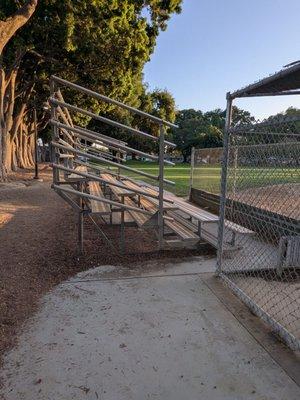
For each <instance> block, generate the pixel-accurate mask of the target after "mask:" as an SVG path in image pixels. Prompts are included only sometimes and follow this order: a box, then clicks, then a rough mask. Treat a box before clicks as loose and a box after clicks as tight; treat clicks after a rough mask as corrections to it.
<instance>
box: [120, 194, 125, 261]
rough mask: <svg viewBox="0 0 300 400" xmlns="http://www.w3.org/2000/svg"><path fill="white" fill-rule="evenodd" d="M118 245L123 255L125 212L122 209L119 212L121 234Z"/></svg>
mask: <svg viewBox="0 0 300 400" xmlns="http://www.w3.org/2000/svg"><path fill="white" fill-rule="evenodd" d="M122 203H124V196H122ZM120 233H121V234H120V242H121V243H120V245H121V249H120V250H121V254H124V253H125V210H124V208H122V211H121V232H120Z"/></svg>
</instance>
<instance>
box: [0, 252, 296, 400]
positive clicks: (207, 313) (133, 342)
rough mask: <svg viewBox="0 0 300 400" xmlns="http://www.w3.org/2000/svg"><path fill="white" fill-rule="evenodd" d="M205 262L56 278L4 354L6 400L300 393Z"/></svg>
mask: <svg viewBox="0 0 300 400" xmlns="http://www.w3.org/2000/svg"><path fill="white" fill-rule="evenodd" d="M213 266H214V260H211V259H209V260H205V259H204V258H198V259H197V260H194V261H192V262H189V263H182V264H177V265H174V264H173V263H171V264H167V265H161V268H159V266H158V265H148V266H147V265H146V266H145V268H143V270H144V271H148V272H147V273H145V272H144V273H143V272H141V274H140V275H139V276H136V277H134V276H132V272H130V271H129V270H128V271H127V273H126V275H127V277H125V276H124V270H123V271H121V272H120V271H119V270H118V268H116V267H99V268H97V269H95V270H91V271H88V273H81V274H79V275H78V276H76V277H75V278H73V279H72V280H70V281H68V282H66V283H64V284H62V285H60V286H59V287H57V288H56V289H55V290H54V291H53V292H52V293H50V294H49V295H48V296H46V297H45V298H44V301H43V304H42V305H41V308H40V311H39V313H38V314H37V315H36V316H35V318H34V319H33V320H32V321H30V323H28V325H27V327H26V329H25V331H24V333H23V334H22V335H21V337H20V341H19V345H18V347H16V348H15V349H14V350H13V351H11V352H10V353H9V354H8V355H7V357H6V360H5V365H4V369H3V371H2V373H1V378H3V379H4V380H5V388H4V392H3V394H4V396H5V399H7V400H18V399H25V400H32V399H38V400H46V399H51V400H52V399H53V400H54V399H55V400H69V399H76V400H77V399H78V400H79V399H87V400H92V399H93V400H94V399H96V400H97V399H101V400H129V399H132V400H142V399H160V400H185V399H186V400H200V399H205V400H206V399H207V400H214V399H220V400H221V399H222V400H224V399H230V400H232V399H243V400H244V399H245V400H246V399H251V400H254V399H257V400H258V399H259V400H273V399H274V400H279V399H280V400H287V399H289V400H296V399H299V398H300V389H299V387H298V386H297V385H296V383H295V382H294V381H293V380H292V379H291V378H290V377H289V376H288V375H287V374H286V373H285V371H284V370H283V369H282V368H281V367H280V366H279V365H278V364H277V363H276V362H275V361H274V360H273V359H272V358H271V357H270V355H269V354H268V353H267V352H266V351H265V350H264V349H263V347H262V346H260V345H259V344H258V343H257V341H256V340H255V339H254V338H253V337H252V336H251V335H250V334H249V333H248V331H247V330H246V329H245V328H244V327H243V326H242V325H241V324H240V323H239V322H238V321H237V319H236V318H235V317H234V316H233V315H232V314H231V313H230V312H229V311H228V310H227V309H226V308H225V306H224V305H223V303H222V302H220V300H219V299H218V298H217V297H216V296H215V295H214V294H213V292H212V291H211V290H210V288H209V287H208V286H207V284H206V283H205V279H204V276H206V275H205V274H203V275H202V274H201V273H202V272H208V271H212V270H213ZM195 272H198V273H200V274H199V275H197V274H194V273H195ZM184 274H186V275H184ZM172 275H173V276H172Z"/></svg>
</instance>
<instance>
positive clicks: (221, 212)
mask: <svg viewBox="0 0 300 400" xmlns="http://www.w3.org/2000/svg"><path fill="white" fill-rule="evenodd" d="M226 98H227V108H226V121H225V129H224V139H223V157H222V174H221V194H220V208H219V229H218V254H217V269H216V273H217V274H218V275H219V274H220V273H221V271H222V258H223V241H224V225H225V224H224V223H225V212H226V191H227V169H228V155H229V128H230V125H231V117H232V98H231V96H230V93H227V96H226Z"/></svg>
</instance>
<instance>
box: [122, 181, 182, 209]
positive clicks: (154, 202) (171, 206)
mask: <svg viewBox="0 0 300 400" xmlns="http://www.w3.org/2000/svg"><path fill="white" fill-rule="evenodd" d="M123 183H124V185H126V186H127V187H128V188H131V189H132V190H143V191H144V192H148V193H150V191H149V189H148V188H147V187H141V186H138V185H136V184H135V183H133V182H131V181H127V180H123ZM150 194H151V193H150ZM155 194H156V195H157V194H158V193H155ZM140 197H141V202H142V201H143V200H144V199H146V200H147V202H145V204H150V203H151V204H152V205H154V206H155V207H156V209H158V205H159V201H158V199H154V198H153V197H147V196H146V195H142V194H141V195H140ZM145 208H146V209H147V207H145ZM163 208H164V210H175V209H177V206H176V205H174V204H173V202H171V203H170V202H166V201H164V204H163Z"/></svg>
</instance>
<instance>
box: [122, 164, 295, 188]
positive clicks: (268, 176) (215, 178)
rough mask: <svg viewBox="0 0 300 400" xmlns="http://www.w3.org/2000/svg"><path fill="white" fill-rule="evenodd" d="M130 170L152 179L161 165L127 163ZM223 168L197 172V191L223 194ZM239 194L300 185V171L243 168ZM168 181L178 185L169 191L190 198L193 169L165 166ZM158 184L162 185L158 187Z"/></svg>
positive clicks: (204, 167)
mask: <svg viewBox="0 0 300 400" xmlns="http://www.w3.org/2000/svg"><path fill="white" fill-rule="evenodd" d="M126 166H128V167H131V168H135V169H139V170H140V171H144V172H147V173H148V174H151V175H156V176H157V175H158V164H156V163H153V162H142V161H133V160H132V161H127V162H126ZM230 172H231V173H230V174H229V180H228V189H230V183H231V182H233V180H232V179H233V177H234V174H233V170H232V169H231V170H230ZM122 174H123V175H127V176H130V177H132V178H135V179H137V180H143V181H145V182H148V183H151V184H153V185H155V184H156V183H155V181H153V180H152V179H150V178H146V177H143V176H140V175H137V174H135V173H132V172H129V171H125V170H123V171H122ZM220 177H221V168H220V166H214V165H201V166H198V167H196V168H195V169H194V176H193V187H195V188H197V189H202V190H206V191H208V192H212V193H219V190H220ZM235 177H236V179H237V186H238V189H239V190H244V189H248V188H250V187H261V186H269V185H277V184H285V183H300V173H299V168H298V169H297V168H288V167H286V168H259V167H257V168H251V167H243V168H239V169H238V170H237V173H236V175H235ZM165 178H166V179H169V180H171V181H174V182H175V186H173V185H166V186H165V188H166V190H169V191H170V192H173V193H175V194H176V195H178V196H187V195H188V192H189V183H190V165H189V164H176V165H175V166H168V165H166V166H165ZM157 184H158V183H157Z"/></svg>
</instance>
